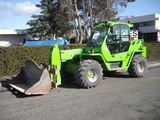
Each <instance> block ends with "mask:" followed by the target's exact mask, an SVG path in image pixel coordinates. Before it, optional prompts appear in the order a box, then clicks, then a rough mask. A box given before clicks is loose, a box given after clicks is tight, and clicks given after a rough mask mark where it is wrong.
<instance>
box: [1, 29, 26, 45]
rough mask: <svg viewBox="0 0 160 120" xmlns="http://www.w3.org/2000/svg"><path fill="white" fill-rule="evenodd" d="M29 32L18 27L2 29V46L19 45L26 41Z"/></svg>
mask: <svg viewBox="0 0 160 120" xmlns="http://www.w3.org/2000/svg"><path fill="white" fill-rule="evenodd" d="M26 37H27V32H26V31H25V30H16V29H0V46H19V45H23V44H24V42H25V41H26Z"/></svg>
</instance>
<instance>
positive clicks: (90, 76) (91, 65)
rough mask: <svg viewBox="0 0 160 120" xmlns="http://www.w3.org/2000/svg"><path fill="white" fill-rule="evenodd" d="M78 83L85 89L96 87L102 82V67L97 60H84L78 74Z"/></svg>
mask: <svg viewBox="0 0 160 120" xmlns="http://www.w3.org/2000/svg"><path fill="white" fill-rule="evenodd" d="M75 76H76V83H77V84H78V85H79V86H80V87H83V88H91V87H95V86H97V85H98V84H99V82H100V81H101V80H102V76H103V73H102V68H101V65H100V64H99V63H98V62H97V61H95V60H84V61H83V62H82V63H80V64H79V66H78V69H77V72H76V75H75Z"/></svg>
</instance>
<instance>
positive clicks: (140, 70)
mask: <svg viewBox="0 0 160 120" xmlns="http://www.w3.org/2000/svg"><path fill="white" fill-rule="evenodd" d="M137 69H138V71H139V72H143V71H144V63H143V62H140V63H139V64H138V65H137Z"/></svg>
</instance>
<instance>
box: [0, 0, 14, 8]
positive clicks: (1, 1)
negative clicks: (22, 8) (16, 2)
mask: <svg viewBox="0 0 160 120" xmlns="http://www.w3.org/2000/svg"><path fill="white" fill-rule="evenodd" d="M10 6H12V3H11V2H5V1H4V0H0V9H2V8H5V7H10Z"/></svg>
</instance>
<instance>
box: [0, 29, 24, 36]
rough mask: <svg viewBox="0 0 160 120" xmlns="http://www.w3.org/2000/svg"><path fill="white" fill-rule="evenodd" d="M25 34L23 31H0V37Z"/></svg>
mask: <svg viewBox="0 0 160 120" xmlns="http://www.w3.org/2000/svg"><path fill="white" fill-rule="evenodd" d="M11 34H13V35H16V34H27V31H26V30H25V29H0V35H11Z"/></svg>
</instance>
